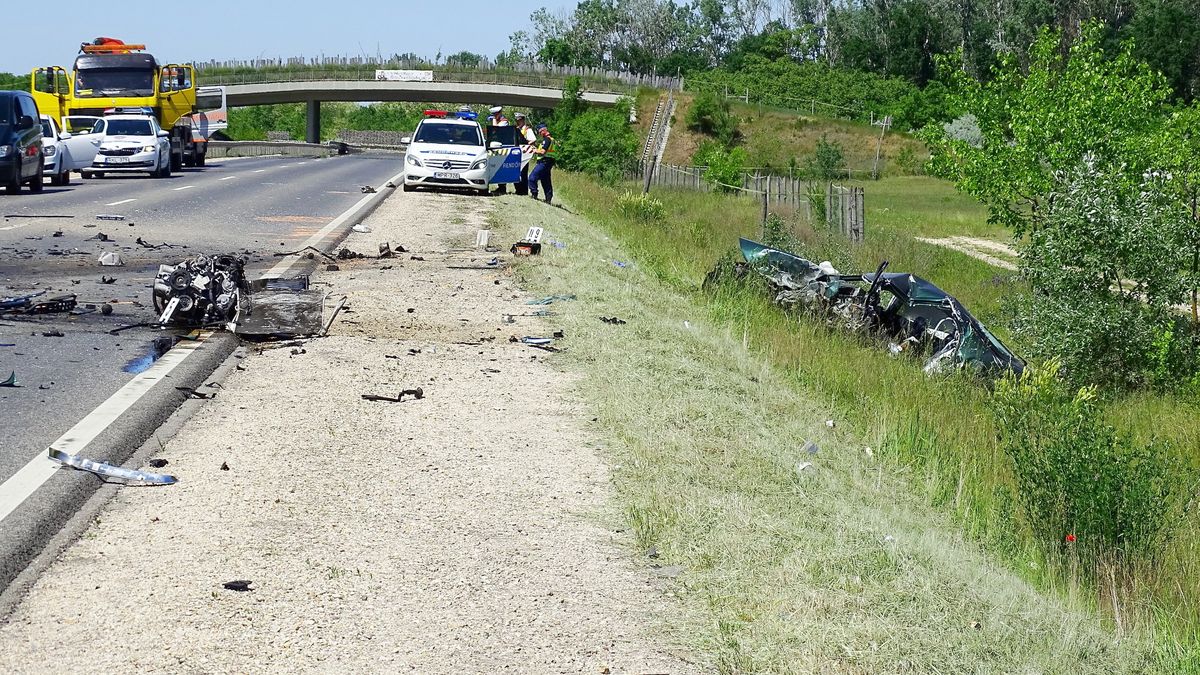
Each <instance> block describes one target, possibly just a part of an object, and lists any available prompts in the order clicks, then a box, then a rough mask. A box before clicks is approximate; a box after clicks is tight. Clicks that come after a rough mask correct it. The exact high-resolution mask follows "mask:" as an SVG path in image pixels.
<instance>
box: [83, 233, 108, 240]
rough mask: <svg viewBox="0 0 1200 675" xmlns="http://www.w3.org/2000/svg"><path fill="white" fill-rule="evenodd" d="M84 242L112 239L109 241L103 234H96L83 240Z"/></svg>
mask: <svg viewBox="0 0 1200 675" xmlns="http://www.w3.org/2000/svg"><path fill="white" fill-rule="evenodd" d="M84 241H112V239H109V238H108V235H107V234H104V233H103V232H97V233H96V236H94V237H88V238H87V239H84Z"/></svg>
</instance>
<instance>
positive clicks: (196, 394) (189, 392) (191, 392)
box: [175, 387, 217, 400]
mask: <svg viewBox="0 0 1200 675" xmlns="http://www.w3.org/2000/svg"><path fill="white" fill-rule="evenodd" d="M175 389H176V390H177V391H182V392H183V393H184V394H185V395H186V396H187V397H188V398H198V399H201V400H207V399H210V398H216V397H217V393H216V392H213V393H211V394H206V393H204V392H202V391H196V390H195V389H193V388H192V387H175Z"/></svg>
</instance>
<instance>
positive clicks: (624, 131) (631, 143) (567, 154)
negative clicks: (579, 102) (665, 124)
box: [555, 106, 638, 182]
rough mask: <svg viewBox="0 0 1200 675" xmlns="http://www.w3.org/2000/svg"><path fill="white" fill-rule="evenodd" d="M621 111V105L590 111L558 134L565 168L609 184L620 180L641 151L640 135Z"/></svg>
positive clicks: (561, 160)
mask: <svg viewBox="0 0 1200 675" xmlns="http://www.w3.org/2000/svg"><path fill="white" fill-rule="evenodd" d="M624 109H626V110H627V109H628V108H624ZM621 110H622V107H621V106H617V107H616V108H609V109H602V108H590V109H588V110H586V111H585V112H583V113H580V114H579V115H578V116H576V117H575V118H574V119H573V120H572V121H571V123H570V125H569V126H568V127H567V129H566V132H565V133H562V132H561V131H560V132H559V133H558V134H555V137H556V140H557V141H558V143H559V151H558V154H559V162H560V163H561V164H562V166H563V168H565V169H569V170H571V171H583V172H586V173H589V174H591V175H593V176H596V177H598V178H602V179H605V180H608V181H610V182H611V181H615V180H617V179H619V178H620V176H621V172H622V171H623V170H624V169H626V168H628V167H629V166H631V165H632V164H633V162H634V160H635V158H636V157H637V149H638V141H637V135H636V134H635V133H634V131H633V129H631V128H630V127H629V124H628V122H627V121H626V119H625V115H624V114H623V113H622V112H621Z"/></svg>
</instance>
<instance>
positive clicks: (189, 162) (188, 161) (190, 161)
mask: <svg viewBox="0 0 1200 675" xmlns="http://www.w3.org/2000/svg"><path fill="white" fill-rule="evenodd" d="M183 165H184V166H196V156H195V155H192V156H191V157H187V156H184V158H183Z"/></svg>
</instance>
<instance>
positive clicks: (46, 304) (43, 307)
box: [25, 293, 79, 314]
mask: <svg viewBox="0 0 1200 675" xmlns="http://www.w3.org/2000/svg"><path fill="white" fill-rule="evenodd" d="M76 297H77V296H76V295H75V294H74V293H69V294H67V295H56V296H54V297H53V298H46V299H45V300H42V301H40V302H35V303H33V304H32V305H31V306H30V307H29V308H28V309H26V310H25V313H26V314H58V313H61V312H69V311H71V310H73V309H75V307H76V306H77V305H78V304H79V303H78V302H77V301H76Z"/></svg>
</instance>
